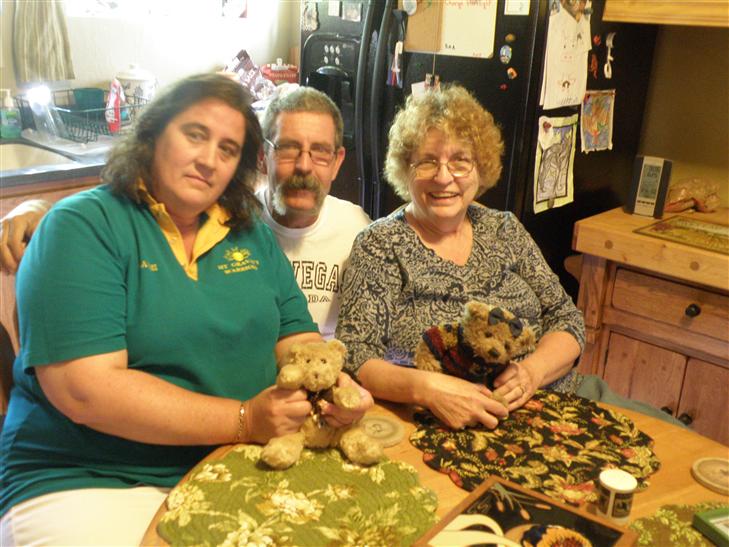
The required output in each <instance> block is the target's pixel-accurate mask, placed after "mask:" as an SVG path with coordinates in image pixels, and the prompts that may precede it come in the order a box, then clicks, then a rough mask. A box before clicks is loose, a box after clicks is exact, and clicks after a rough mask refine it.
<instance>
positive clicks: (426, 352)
mask: <svg viewBox="0 0 729 547" xmlns="http://www.w3.org/2000/svg"><path fill="white" fill-rule="evenodd" d="M413 362H414V363H415V367H416V368H418V369H419V370H426V371H429V372H443V368H442V367H441V365H440V361H439V360H438V359H436V358H435V356H434V355H433V354H432V353H431V351H430V348H429V347H428V344H427V343H425V341H424V340H421V341H420V342H419V343H418V345H417V347H416V348H415V357H414V359H413Z"/></svg>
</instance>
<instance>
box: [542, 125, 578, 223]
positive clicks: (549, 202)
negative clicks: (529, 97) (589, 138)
mask: <svg viewBox="0 0 729 547" xmlns="http://www.w3.org/2000/svg"><path fill="white" fill-rule="evenodd" d="M576 140H577V114H574V115H572V116H565V117H558V118H552V117H548V116H540V118H539V135H538V139H537V150H536V161H535V162H534V189H533V194H534V213H535V214H536V213H541V212H543V211H546V210H548V209H552V208H554V207H561V206H563V205H567V204H568V203H572V201H574V175H573V166H574V159H575V142H576Z"/></svg>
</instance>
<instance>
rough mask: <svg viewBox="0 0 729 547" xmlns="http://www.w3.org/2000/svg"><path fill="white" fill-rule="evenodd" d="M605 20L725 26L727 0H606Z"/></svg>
mask: <svg viewBox="0 0 729 547" xmlns="http://www.w3.org/2000/svg"><path fill="white" fill-rule="evenodd" d="M603 19H604V20H605V21H616V22H620V23H653V24H657V25H689V26H703V27H729V4H728V3H727V0H607V1H606V3H605V13H604V15H603Z"/></svg>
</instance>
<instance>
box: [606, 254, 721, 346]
mask: <svg viewBox="0 0 729 547" xmlns="http://www.w3.org/2000/svg"><path fill="white" fill-rule="evenodd" d="M612 306H613V307H614V308H616V309H619V310H622V311H625V312H628V313H632V314H635V315H638V316H641V317H645V318H648V319H651V320H654V321H660V322H662V323H666V324H669V325H673V326H676V327H680V328H681V329H685V330H687V331H690V332H694V333H696V334H702V335H704V336H710V337H712V338H716V339H719V340H722V341H726V342H729V296H726V295H723V294H719V293H715V292H711V291H708V290H705V289H700V288H697V287H690V286H688V285H684V284H682V283H677V282H675V281H669V280H667V279H660V278H656V277H652V276H649V275H645V274H642V273H639V272H635V271H632V270H626V269H623V268H618V270H617V273H616V276H615V285H614V287H613V293H612ZM692 312H694V313H696V312H698V315H695V316H693V317H692V316H691V313H692Z"/></svg>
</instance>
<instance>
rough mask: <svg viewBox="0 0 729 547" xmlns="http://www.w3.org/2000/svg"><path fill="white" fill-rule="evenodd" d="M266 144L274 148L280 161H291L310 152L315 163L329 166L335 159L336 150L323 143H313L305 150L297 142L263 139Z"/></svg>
mask: <svg viewBox="0 0 729 547" xmlns="http://www.w3.org/2000/svg"><path fill="white" fill-rule="evenodd" d="M263 140H264V141H265V142H266V144H268V145H269V146H270V147H271V148H273V151H274V154H275V156H276V160H277V161H278V162H279V163H290V162H294V161H296V160H298V159H299V157H300V156H301V154H304V153H306V154H309V157H310V158H311V162H312V163H313V164H315V165H322V166H328V165H330V164H331V163H332V160H333V159H334V155H335V151H334V150H332V149H331V148H329V147H328V146H324V145H321V144H312V145H311V147H310V148H309V149H308V150H304V149H303V148H302V147H301V145H300V144H299V143H297V142H287V143H283V144H275V143H273V142H271V141H270V140H268V139H263Z"/></svg>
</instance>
